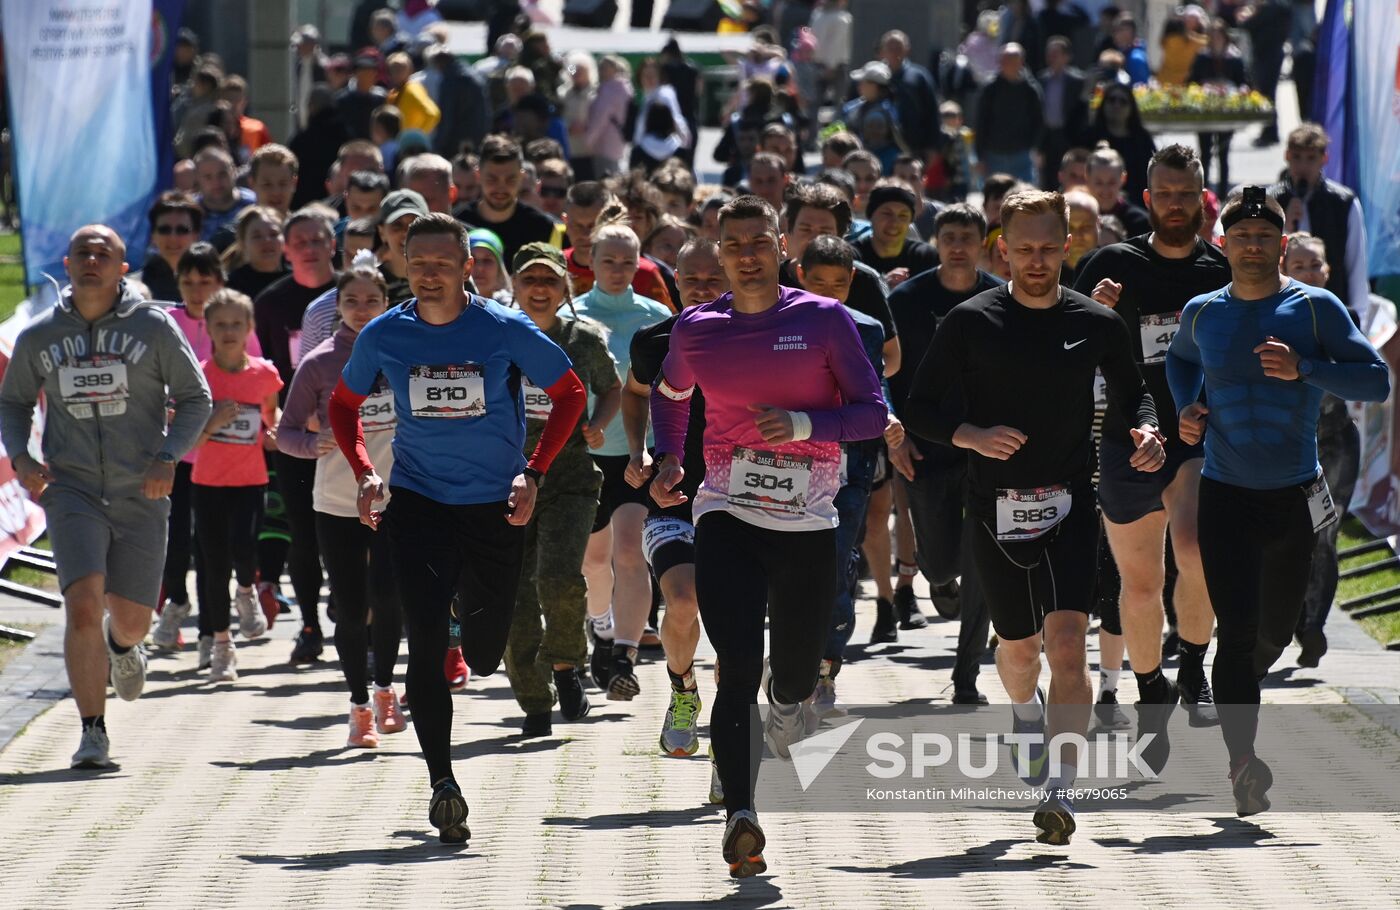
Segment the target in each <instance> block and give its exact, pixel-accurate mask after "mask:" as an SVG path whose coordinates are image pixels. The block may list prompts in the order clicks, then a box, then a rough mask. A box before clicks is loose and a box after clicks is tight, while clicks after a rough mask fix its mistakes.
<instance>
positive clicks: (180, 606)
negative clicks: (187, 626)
mask: <svg viewBox="0 0 1400 910" xmlns="http://www.w3.org/2000/svg"><path fill="white" fill-rule="evenodd" d="M189 615H190V605H189V604H188V603H176V602H175V601H173V600H167V601H166V602H165V609H163V610H161V611H160V618H159V619H158V620H156V628H155V631H154V632H152V633H151V643H152V644H153V645H155V646H156V647H157V648H158V649H160V650H162V651H178V650H179V649H180V625H181V623H183V622H184V621H185V620H186V619H187V618H189Z"/></svg>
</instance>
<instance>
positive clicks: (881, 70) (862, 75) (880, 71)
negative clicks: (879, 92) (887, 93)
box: [851, 60, 890, 85]
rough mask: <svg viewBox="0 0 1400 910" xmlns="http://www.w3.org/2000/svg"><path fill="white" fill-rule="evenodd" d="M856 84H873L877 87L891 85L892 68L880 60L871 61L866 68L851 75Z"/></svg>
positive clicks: (863, 67)
mask: <svg viewBox="0 0 1400 910" xmlns="http://www.w3.org/2000/svg"><path fill="white" fill-rule="evenodd" d="M851 79H852V80H853V81H855V82H861V81H865V82H873V83H875V84H876V85H889V84H890V68H889V67H888V66H886V65H885V64H884V63H883V62H881V61H879V60H871V61H870V62H869V63H867V64H866V65H865V66H862V67H861V68H860V69H858V70H856V71H855V72H853V73H851Z"/></svg>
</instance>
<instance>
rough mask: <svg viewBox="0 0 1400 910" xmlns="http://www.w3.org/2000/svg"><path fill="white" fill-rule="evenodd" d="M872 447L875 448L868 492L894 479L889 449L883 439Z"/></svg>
mask: <svg viewBox="0 0 1400 910" xmlns="http://www.w3.org/2000/svg"><path fill="white" fill-rule="evenodd" d="M872 448H873V449H874V450H875V451H874V458H875V468H874V471H873V473H872V474H871V477H870V492H872V493H874V492H875V491H876V490H878V489H880V488H881V487H883V486H884V485H885V484H887V483H889V482H890V481H891V480H893V479H894V466H893V465H891V464H890V450H889V448H887V447H886V446H885V441H884V440H883V439H881V440H879V444H878V445H875V446H872Z"/></svg>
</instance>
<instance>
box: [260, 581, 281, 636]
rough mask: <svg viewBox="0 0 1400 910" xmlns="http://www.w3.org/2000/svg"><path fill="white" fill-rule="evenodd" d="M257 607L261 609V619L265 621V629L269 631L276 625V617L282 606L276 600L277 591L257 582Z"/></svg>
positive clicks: (271, 586)
mask: <svg viewBox="0 0 1400 910" xmlns="http://www.w3.org/2000/svg"><path fill="white" fill-rule="evenodd" d="M258 606H259V607H261V608H262V614H263V619H265V620H267V627H268V628H269V629H271V628H272V627H273V626H274V625H276V624H277V617H278V615H279V614H281V612H282V604H281V602H280V601H279V600H278V599H277V591H276V589H275V588H274V586H273V585H270V584H268V583H267V582H259V584H258Z"/></svg>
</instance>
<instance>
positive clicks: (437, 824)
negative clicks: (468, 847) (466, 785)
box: [428, 778, 472, 844]
mask: <svg viewBox="0 0 1400 910" xmlns="http://www.w3.org/2000/svg"><path fill="white" fill-rule="evenodd" d="M428 821H429V822H431V823H432V825H433V827H434V828H436V829H438V840H440V841H442V842H443V843H444V844H462V843H466V841H467V838H469V837H471V836H472V832H471V829H470V828H468V827H467V801H466V799H464V798H463V797H462V790H461V788H459V787H458V786H457V782H456V781H455V780H452V779H451V778H448V779H446V780H441V781H438V783H437V785H436V786H434V787H433V798H432V801H431V802H429V803H428Z"/></svg>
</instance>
